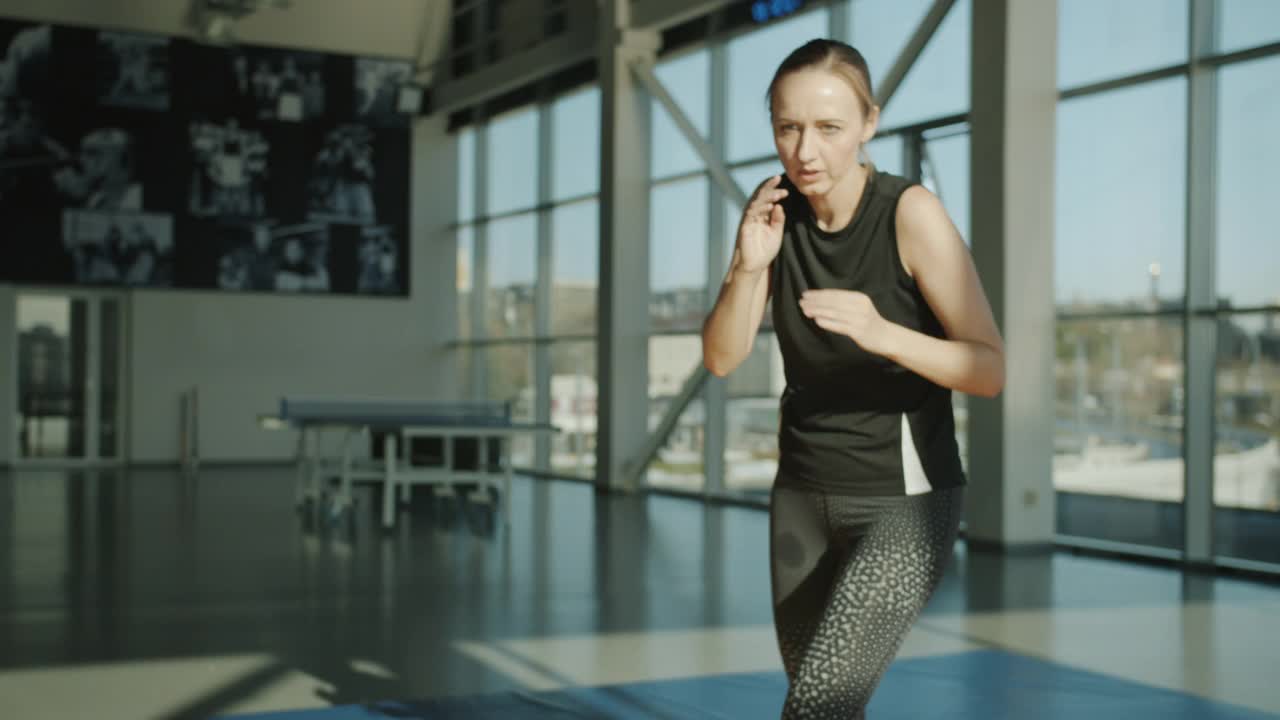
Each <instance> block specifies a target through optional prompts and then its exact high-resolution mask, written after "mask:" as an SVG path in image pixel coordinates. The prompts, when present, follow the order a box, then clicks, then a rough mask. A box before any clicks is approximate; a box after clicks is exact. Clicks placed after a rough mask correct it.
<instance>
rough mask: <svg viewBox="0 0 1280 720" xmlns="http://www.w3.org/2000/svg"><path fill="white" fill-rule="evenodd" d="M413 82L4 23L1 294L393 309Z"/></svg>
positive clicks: (400, 76)
mask: <svg viewBox="0 0 1280 720" xmlns="http://www.w3.org/2000/svg"><path fill="white" fill-rule="evenodd" d="M86 70H87V71H86ZM412 75H413V66H412V64H411V63H409V62H406V61H402V60H391V59H384V58H356V57H351V56H341V55H334V54H328V53H317V52H306V51H298V50H285V49H275V48H262V47H251V46H235V47H220V46H212V45H204V44H199V43H195V42H192V41H189V40H186V39H182V38H169V37H164V36H159V35H150V34H139V33H131V32H122V31H116V30H98V29H93V28H76V27H68V26H60V25H49V24H38V23H30V22H23V21H8V20H3V19H0V281H6V282H18V283H25V284H48V285H60V284H62V285H99V286H123V287H135V288H164V287H170V288H193V289H208V290H222V291H228V292H232V291H239V292H266V293H313V294H326V293H344V294H360V295H379V296H406V295H408V293H409V276H408V268H409V263H408V255H409V245H408V232H409V223H408V219H409V167H410V165H409V163H410V139H409V129H410V120H411V119H412V115H413V113H412V112H406V109H405V108H403V107H402V104H403V103H402V94H401V89H402V88H404V87H405V86H406V84H407V83H409V82H411V81H412Z"/></svg>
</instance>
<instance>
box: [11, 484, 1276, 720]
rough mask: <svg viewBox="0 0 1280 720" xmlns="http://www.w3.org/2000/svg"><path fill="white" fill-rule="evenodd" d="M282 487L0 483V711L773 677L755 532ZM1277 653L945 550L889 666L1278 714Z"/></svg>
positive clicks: (1244, 625)
mask: <svg viewBox="0 0 1280 720" xmlns="http://www.w3.org/2000/svg"><path fill="white" fill-rule="evenodd" d="M292 489H293V488H292V475H291V473H290V471H289V470H288V469H285V468H265V469H248V468H237V469H206V470H203V471H202V472H201V473H200V474H199V475H198V476H197V477H195V478H183V477H181V476H180V475H178V474H177V473H175V472H172V471H168V470H146V471H140V470H133V471H129V472H97V473H84V472H82V473H65V472H52V471H50V472H37V471H22V472H10V473H0V699H3V701H2V702H0V705H2V706H3V707H4V708H5V711H4V712H3V713H0V715H3V716H4V717H21V718H68V717H90V716H91V717H94V718H99V719H106V718H117V717H118V718H149V717H154V718H186V717H210V716H214V715H228V714H237V713H252V712H266V711H281V710H292V709H304V708H326V707H333V706H335V705H338V706H347V705H354V704H359V703H366V702H373V701H382V700H420V699H427V698H449V697H453V698H458V697H464V696H465V697H473V696H489V697H499V696H500V694H501V693H511V692H517V691H518V692H558V691H563V690H565V689H569V688H581V687H592V686H612V687H617V686H630V685H632V684H635V683H646V682H660V681H679V680H681V679H688V678H707V679H713V678H715V677H723V676H726V675H727V674H741V673H763V674H764V675H763V677H774V676H776V673H777V670H778V669H779V667H780V666H779V663H778V659H777V651H776V648H775V646H774V644H773V636H772V630H771V627H770V622H771V615H770V607H769V589H768V588H769V585H768V574H767V563H766V561H767V545H768V538H767V535H766V530H767V516H766V514H765V513H764V512H761V511H759V510H754V509H750V508H736V507H706V506H704V505H702V504H700V503H697V502H694V501H690V500H684V499H679V498H670V497H661V496H652V497H644V496H642V497H614V496H607V497H605V496H598V495H596V494H595V493H594V492H593V491H592V489H591V488H590V487H589V486H587V485H584V484H580V483H570V482H555V481H533V480H520V481H518V482H517V483H516V487H515V492H514V497H513V513H512V524H511V526H510V528H509V529H508V528H503V527H501V526H500V525H499V526H495V525H494V523H493V518H492V515H491V513H490V512H489V509H488V508H487V507H485V506H482V505H474V504H471V503H465V502H459V501H457V500H453V499H446V498H436V499H433V498H431V494H430V493H428V492H426V491H425V490H421V491H419V493H418V495H417V496H415V500H414V502H413V503H412V504H411V505H409V506H406V507H404V508H403V509H402V511H401V514H400V516H399V522H398V524H397V526H396V528H395V530H394V531H393V532H391V533H390V534H384V533H382V532H381V531H380V530H379V529H378V527H377V525H376V522H375V521H374V519H375V512H374V511H375V508H376V503H375V500H376V499H377V498H376V496H375V494H374V492H373V491H372V489H369V488H364V489H362V491H361V492H362V495H361V502H360V505H359V507H358V510H357V513H356V516H355V517H354V519H353V520H352V521H351V522H344V523H340V524H338V525H336V526H330V525H329V524H328V523H326V522H322V521H319V520H318V519H317V518H313V517H299V516H298V515H297V514H296V513H295V512H294V510H293V508H292ZM1277 638H1280V587H1277V586H1276V585H1269V584H1263V583H1251V582H1245V581H1240V580H1234V579H1229V578H1224V577H1203V576H1189V575H1183V574H1181V573H1178V572H1175V571H1173V570H1169V569H1164V568H1157V567H1149V566H1142V565H1137V564H1131V563H1126V562H1121V561H1112V560H1100V559H1095V558H1085V557H1078V556H1073V555H1070V554H1057V555H1054V556H1050V557H1006V556H1000V555H994V554H987V553H974V552H967V551H966V550H965V548H964V547H963V545H961V546H960V547H959V548H958V550H957V556H956V560H955V562H954V563H953V564H952V567H951V569H950V572H949V574H948V575H947V577H946V579H945V580H944V582H943V586H942V587H941V588H940V590H939V593H938V595H937V596H936V597H935V599H934V601H933V602H932V603H931V605H930V606H929V608H928V610H927V612H926V614H925V616H924V617H923V618H922V619H921V622H920V623H919V625H918V627H917V628H916V630H915V631H914V632H913V634H912V636H911V637H910V638H909V640H908V643H907V645H906V647H905V648H904V649H903V653H902V656H901V660H900V662H903V663H905V662H908V661H912V660H921V659H929V658H934V659H939V658H944V657H962V656H966V654H971V653H974V652H975V651H987V650H994V651H1000V652H1003V653H1005V654H1008V655H1010V656H1012V657H1019V658H1027V659H1029V660H1028V661H1029V662H1030V661H1035V662H1042V663H1052V664H1053V665H1054V666H1055V667H1062V668H1067V669H1070V670H1073V671H1081V672H1091V673H1099V674H1102V675H1105V676H1106V677H1108V678H1113V679H1115V680H1116V681H1117V682H1120V681H1123V682H1126V683H1133V684H1137V685H1140V686H1141V687H1144V688H1148V689H1151V690H1152V691H1155V690H1167V691H1170V692H1175V693H1178V694H1179V695H1180V696H1181V695H1189V696H1191V697H1193V698H1202V699H1209V700H1218V701H1223V702H1225V703H1229V704H1231V705H1234V706H1238V707H1240V708H1245V709H1249V710H1254V711H1260V712H1269V713H1280V692H1277V691H1276V689H1275V688H1276V685H1275V683H1274V680H1273V674H1274V673H1273V668H1274V667H1276V666H1277V663H1280V646H1278V645H1277ZM895 667H896V666H895ZM10 708H12V709H13V712H12V713H10V712H9V709H10ZM1138 716H1139V715H1133V717H1138ZM326 717H328V716H326ZM429 717H434V716H429ZM441 717H444V716H443V715H442V716H441ZM975 717H976V716H975ZM1054 717H1064V718H1065V717H1075V716H1074V715H1055V716H1054ZM1089 717H1090V718H1093V717H1094V716H1093V715H1090V716H1089Z"/></svg>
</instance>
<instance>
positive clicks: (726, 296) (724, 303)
mask: <svg viewBox="0 0 1280 720" xmlns="http://www.w3.org/2000/svg"><path fill="white" fill-rule="evenodd" d="M781 181H782V176H780V175H775V176H773V177H771V178H769V179H768V180H765V181H764V182H763V183H761V184H760V186H759V187H758V188H756V192H755V194H754V195H753V196H752V197H751V199H750V200H749V201H748V202H747V207H746V208H744V209H743V211H742V221H741V222H740V223H739V225H738V241H737V245H736V247H735V249H734V251H733V260H732V261H731V262H730V263H729V272H728V273H727V274H726V275H725V280H724V284H723V285H721V286H720V295H719V297H717V298H716V304H715V307H713V308H712V309H711V313H710V314H709V315H708V316H707V319H706V321H705V322H704V323H703V325H702V364H703V365H705V366H706V367H707V369H708V370H710V371H711V373H712V374H713V375H717V376H719V377H724V376H726V375H728V374H729V373H731V372H733V370H734V369H735V368H737V367H738V366H739V365H741V364H742V361H743V360H746V359H747V355H749V354H750V353H751V346H752V344H753V343H754V342H755V337H756V333H757V332H759V330H760V322H761V320H763V319H764V306H765V303H766V302H767V301H768V299H769V294H770V291H771V289H772V288H771V287H770V286H771V283H772V279H771V273H770V268H771V266H772V263H773V260H774V258H775V257H777V255H778V250H779V249H781V247H782V226H783V223H784V221H785V219H786V216H785V213H784V212H783V209H782V204H781V203H782V199H783V198H784V197H786V196H787V191H786V190H781V189H779V188H778V185H779V183H780V182H781Z"/></svg>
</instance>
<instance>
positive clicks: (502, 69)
mask: <svg viewBox="0 0 1280 720" xmlns="http://www.w3.org/2000/svg"><path fill="white" fill-rule="evenodd" d="M597 49H598V44H597V39H596V34H595V23H594V21H592V22H589V23H584V27H583V28H581V29H579V30H578V31H577V32H570V33H566V34H565V35H561V36H559V37H556V38H553V39H551V40H548V41H546V42H544V43H541V44H539V45H538V46H536V47H534V48H531V49H529V50H528V51H526V52H522V53H517V54H515V55H512V56H510V57H506V58H503V59H501V60H499V61H497V62H495V63H494V64H492V65H489V66H488V67H485V68H482V69H480V70H477V71H475V72H473V73H469V74H467V75H466V76H465V77H461V78H458V79H456V80H448V81H445V82H443V83H441V84H439V85H436V86H435V87H434V88H433V90H432V92H431V101H430V107H429V108H428V110H429V111H430V112H432V113H437V112H443V113H449V112H454V111H455V110H461V109H463V108H467V107H471V106H472V105H476V104H479V103H481V102H484V101H485V100H489V99H491V98H494V97H497V96H499V95H501V94H502V93H505V92H509V91H511V90H515V89H516V88H519V87H523V86H524V85H528V84H529V83H532V82H536V81H538V80H541V79H542V78H544V77H547V76H548V75H551V74H553V73H556V72H559V71H561V70H564V69H565V68H568V67H571V66H573V65H576V64H578V63H580V62H584V61H587V60H590V59H591V58H593V57H595V56H596V52H597Z"/></svg>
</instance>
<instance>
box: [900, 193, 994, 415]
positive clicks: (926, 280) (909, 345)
mask: <svg viewBox="0 0 1280 720" xmlns="http://www.w3.org/2000/svg"><path fill="white" fill-rule="evenodd" d="M897 229H898V249H899V254H900V255H901V257H902V262H903V265H904V266H905V268H906V270H907V273H908V274H910V275H911V276H912V277H914V278H915V281H916V285H917V286H918V287H919V288H920V292H921V294H923V295H924V299H925V301H926V302H928V303H929V307H930V309H932V310H933V314H934V315H936V316H937V318H938V320H939V321H940V322H941V323H942V328H943V330H944V331H945V333H946V337H947V339H945V340H941V339H938V338H934V337H930V336H928V335H925V334H924V333H920V332H916V331H914V330H910V329H907V328H905V327H903V326H901V325H897V324H894V323H888V322H886V323H885V325H886V326H887V327H886V337H885V338H884V353H883V354H884V355H885V357H888V358H889V359H890V360H893V361H894V362H896V363H898V364H899V365H902V366H903V367H905V368H907V369H908V370H911V371H913V372H915V373H916V374H918V375H921V376H923V377H925V378H928V379H929V380H932V381H933V382H935V383H937V384H939V385H942V386H944V387H948V388H951V389H952V390H958V391H960V392H963V393H968V394H970V395H980V396H983V397H994V396H996V395H998V394H999V393H1000V391H1001V390H1002V389H1003V388H1004V341H1003V340H1002V339H1001V338H1000V330H999V329H998V328H997V327H996V321H995V318H994V317H993V316H992V313H991V304H990V303H989V302H987V296H986V293H985V292H983V289H982V281H981V280H979V279H978V271H977V269H976V268H975V267H974V265H973V257H972V256H971V255H970V253H969V248H968V247H966V246H965V244H964V240H962V239H961V238H960V233H959V232H958V231H957V230H956V228H955V225H954V224H952V222H951V218H950V217H948V216H947V211H946V209H944V208H943V206H942V202H941V201H940V200H939V199H938V198H937V196H935V195H934V194H933V193H931V192H929V191H928V190H926V189H925V188H923V187H921V186H919V185H915V186H912V187H911V188H908V189H907V191H906V192H904V193H903V194H902V197H901V198H900V199H899V201H898V211H897Z"/></svg>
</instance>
